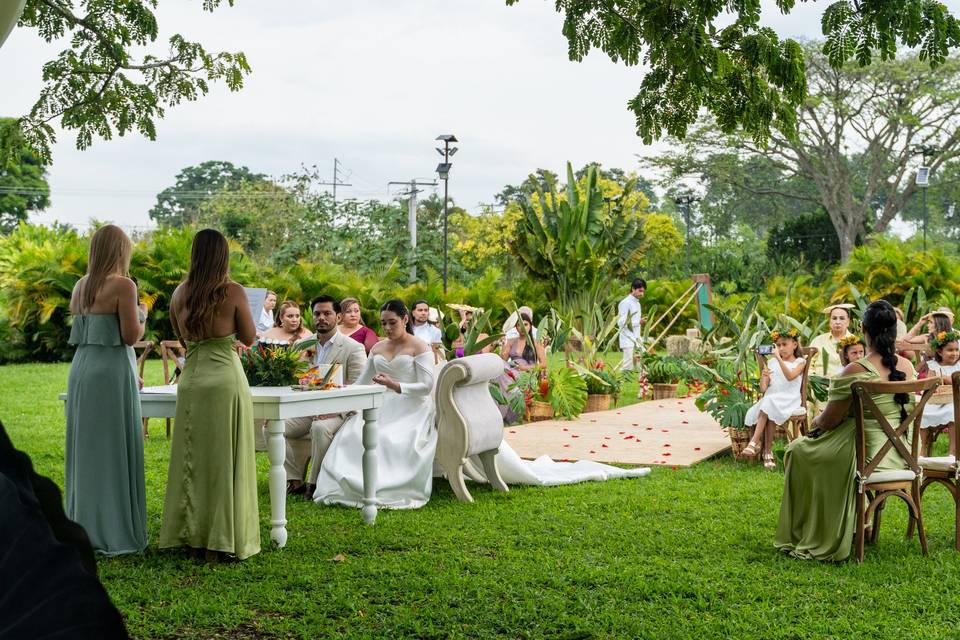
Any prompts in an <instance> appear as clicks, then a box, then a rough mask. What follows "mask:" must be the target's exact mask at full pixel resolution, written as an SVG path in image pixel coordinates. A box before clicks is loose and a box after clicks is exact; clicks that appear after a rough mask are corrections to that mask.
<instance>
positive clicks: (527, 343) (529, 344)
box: [520, 313, 540, 363]
mask: <svg viewBox="0 0 960 640" xmlns="http://www.w3.org/2000/svg"><path fill="white" fill-rule="evenodd" d="M520 322H527V323H529V324H530V331H529V332H528V333H527V334H526V335H522V334H521V337H523V338H525V340H524V343H523V353H521V354H520V356H521V357H522V358H523V359H524V360H526V361H527V362H537V363H539V362H540V360H539V359H538V358H537V350H536V349H535V348H534V346H533V319H532V318H531V317H530V316H528V315H527V314H525V313H521V314H520Z"/></svg>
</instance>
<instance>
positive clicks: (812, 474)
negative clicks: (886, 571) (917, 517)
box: [774, 359, 914, 562]
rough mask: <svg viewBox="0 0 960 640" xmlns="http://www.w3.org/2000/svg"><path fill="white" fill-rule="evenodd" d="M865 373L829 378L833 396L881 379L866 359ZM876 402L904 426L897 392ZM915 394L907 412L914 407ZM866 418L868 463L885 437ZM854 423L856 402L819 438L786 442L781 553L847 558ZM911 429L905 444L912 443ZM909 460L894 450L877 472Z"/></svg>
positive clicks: (851, 516) (853, 505)
mask: <svg viewBox="0 0 960 640" xmlns="http://www.w3.org/2000/svg"><path fill="white" fill-rule="evenodd" d="M858 362H859V364H861V365H863V366H864V367H865V368H866V369H867V371H864V372H863V373H857V374H854V375H850V376H843V377H836V378H834V379H832V380H831V381H830V392H829V394H830V395H829V400H846V399H849V398H850V385H851V384H853V383H854V382H858V381H879V380H880V374H879V373H878V372H877V370H876V368H875V367H874V366H873V365H872V364H870V362H868V361H867V360H866V359H863V360H859V361H858ZM874 400H875V401H876V403H877V406H878V407H879V408H880V410H881V411H882V412H883V414H884V416H886V418H887V420H888V421H889V422H890V424H891V425H893V426H894V427H896V425H898V424H900V405H898V404H897V403H896V402H894V401H893V396H892V395H889V394H884V395H880V396H876V397H875V398H874ZM913 404H914V399H913V397H912V396H911V398H910V401H909V403H908V404H907V411H908V412H909V411H911V410H912V408H913ZM867 416H868V417H867V418H866V420H865V422H864V430H865V435H866V453H867V461H868V462H869V461H870V460H872V459H873V456H874V455H876V453H877V451H879V450H880V447H882V446H883V444H884V443H885V442H886V441H887V437H886V435H885V434H884V433H883V430H882V429H881V428H880V425H879V424H877V422H876V420H872V419H870V418H869V412H868V413H867ZM856 430H857V427H856V422H855V420H854V417H853V405H852V404H851V408H850V412H849V413H848V415H847V416H846V418H844V420H843V422H841V423H840V425H839V426H837V428H835V429H833V430H831V431H827V432H826V433H824V434H823V435H822V436H820V437H818V438H807V437H801V438H797V439H796V440H794V441H793V442H791V443H790V444H789V445H787V450H786V457H785V458H784V463H785V468H786V471H785V479H784V487H783V500H782V502H781V503H780V521H779V523H778V524H777V533H776V537H775V539H774V540H775V541H774V545H775V546H776V547H777V549H779V550H780V551H783V552H785V553H789V554H790V555H792V556H794V557H796V558H801V559H804V560H829V561H837V562H839V561H841V560H846V559H847V557H849V555H850V549H851V546H852V544H853V534H854V529H855V527H856V469H857V457H856V455H857V454H856V437H857V436H856ZM909 437H910V430H908V431H907V439H906V443H907V446H908V447H909V446H910V445H909V442H910V441H909ZM905 468H907V467H906V463H905V462H904V460H903V458H902V457H901V456H900V454H899V453H898V452H897V450H896V449H891V450H890V451H889V452H888V453H887V454H886V455H885V456H884V457H883V460H882V461H881V462H880V464H879V465H878V466H877V471H892V470H896V469H905Z"/></svg>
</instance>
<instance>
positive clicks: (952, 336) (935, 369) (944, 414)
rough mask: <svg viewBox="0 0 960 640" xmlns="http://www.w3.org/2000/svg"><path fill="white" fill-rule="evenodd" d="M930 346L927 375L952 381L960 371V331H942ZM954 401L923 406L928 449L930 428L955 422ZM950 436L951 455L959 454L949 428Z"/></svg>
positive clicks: (945, 381) (923, 436)
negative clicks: (931, 352) (930, 354)
mask: <svg viewBox="0 0 960 640" xmlns="http://www.w3.org/2000/svg"><path fill="white" fill-rule="evenodd" d="M930 346H931V347H933V349H934V356H933V360H928V361H927V377H933V376H940V379H941V382H943V384H950V383H951V380H950V378H951V376H952V375H953V374H954V372H956V371H960V331H955V330H953V329H951V330H949V331H940V332H938V333H936V334H934V335H933V336H931V338H930ZM953 420H954V416H953V403H952V402H949V403H947V404H934V403H933V402H928V403H927V406H925V407H924V408H923V417H921V418H920V428H921V429H923V431H921V432H920V434H921V437H922V439H923V441H924V449H926V441H927V439H928V438H929V437H930V436H929V432H928V431H927V430H928V429H930V428H932V427H942V426H945V425H949V424H950V423H951V422H953ZM947 434H948V435H949V436H950V455H952V456H955V455H957V443H956V442H954V441H953V433H952V432H951V430H950V429H947Z"/></svg>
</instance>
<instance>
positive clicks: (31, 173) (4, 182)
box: [0, 118, 50, 233]
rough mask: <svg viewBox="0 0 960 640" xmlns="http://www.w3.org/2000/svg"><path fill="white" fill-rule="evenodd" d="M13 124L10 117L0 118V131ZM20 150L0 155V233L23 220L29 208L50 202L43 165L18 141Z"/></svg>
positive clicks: (34, 154) (37, 157) (32, 208)
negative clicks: (3, 157)
mask: <svg viewBox="0 0 960 640" xmlns="http://www.w3.org/2000/svg"><path fill="white" fill-rule="evenodd" d="M15 127H16V120H14V119H13V118H0V131H2V130H4V129H12V128H15ZM16 146H17V148H18V149H19V151H18V152H17V153H15V154H13V156H11V157H10V158H8V159H6V160H3V159H2V158H0V233H9V232H11V231H13V229H15V228H16V226H17V225H18V224H20V222H23V221H26V219H27V216H29V215H30V212H31V211H42V210H43V209H46V208H47V207H48V206H49V205H50V185H49V184H47V176H46V173H47V172H46V167H45V166H44V164H43V163H42V162H41V161H40V157H39V155H38V154H37V153H36V151H34V150H33V149H32V148H30V146H29V145H23V144H17V145H16Z"/></svg>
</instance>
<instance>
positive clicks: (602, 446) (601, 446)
mask: <svg viewBox="0 0 960 640" xmlns="http://www.w3.org/2000/svg"><path fill="white" fill-rule="evenodd" d="M600 448H601V449H609V448H610V447H608V446H607V445H605V444H602V445H600Z"/></svg>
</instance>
